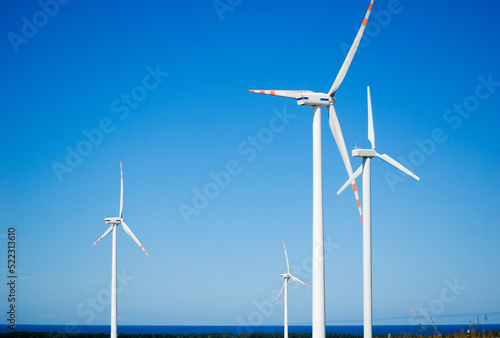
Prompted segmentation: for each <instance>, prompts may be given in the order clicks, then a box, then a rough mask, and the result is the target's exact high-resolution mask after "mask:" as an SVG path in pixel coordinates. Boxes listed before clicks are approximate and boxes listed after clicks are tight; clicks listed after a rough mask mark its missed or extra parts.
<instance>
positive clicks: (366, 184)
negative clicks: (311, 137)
mask: <svg viewBox="0 0 500 338" xmlns="http://www.w3.org/2000/svg"><path fill="white" fill-rule="evenodd" d="M367 92H368V140H370V143H371V145H372V149H359V148H357V149H354V150H353V151H352V156H354V157H362V158H363V164H361V166H360V167H359V168H358V170H356V172H355V173H354V174H353V175H351V177H350V178H349V179H348V180H347V182H346V183H345V184H344V185H343V186H342V188H340V190H339V191H338V192H337V194H340V193H341V192H342V191H343V190H344V189H345V188H346V187H347V186H348V185H349V184H351V182H354V180H355V179H356V177H358V176H359V175H360V174H361V173H363V216H364V220H363V331H364V338H372V249H371V240H372V239H371V223H372V220H371V183H370V176H371V173H370V171H371V169H370V166H371V159H372V157H378V158H380V159H381V160H383V161H385V162H387V163H389V164H390V165H392V166H394V167H396V168H397V169H399V170H401V171H402V172H404V173H405V174H407V175H409V176H411V177H413V178H414V179H416V180H417V181H418V180H420V179H419V178H418V176H416V175H415V174H414V173H412V172H411V171H410V170H408V169H406V168H405V167H404V166H403V165H401V164H399V163H398V162H396V161H395V160H394V159H392V158H391V157H389V155H386V154H382V155H380V154H378V153H377V152H376V151H375V131H374V129H373V114H372V102H371V98H370V87H368V88H367Z"/></svg>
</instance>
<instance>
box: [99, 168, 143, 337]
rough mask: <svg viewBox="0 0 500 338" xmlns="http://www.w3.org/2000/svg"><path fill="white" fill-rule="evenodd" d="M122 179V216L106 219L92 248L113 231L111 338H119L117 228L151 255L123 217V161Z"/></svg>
mask: <svg viewBox="0 0 500 338" xmlns="http://www.w3.org/2000/svg"><path fill="white" fill-rule="evenodd" d="M120 179H121V185H120V214H119V215H120V216H118V217H107V218H105V219H104V222H106V223H108V224H111V225H110V226H109V228H108V230H106V232H105V233H104V234H103V235H102V236H101V237H100V238H99V239H98V240H97V241H95V243H94V244H92V246H94V245H95V244H96V243H97V242H99V241H100V240H101V239H103V238H104V237H106V235H107V234H109V233H110V232H111V231H113V251H112V255H111V257H112V258H111V338H116V336H117V327H116V326H117V324H116V228H117V227H118V225H120V224H121V225H122V226H123V230H125V232H126V233H127V234H128V235H129V236H130V237H132V239H133V240H134V241H135V242H136V243H137V245H139V246H140V247H141V249H142V251H144V253H145V254H146V256H148V258H149V255H148V253H147V252H146V250H145V249H144V247H143V246H142V244H141V243H140V242H139V240H138V239H137V237H135V235H134V233H133V232H132V230H130V228H129V227H128V226H127V224H125V220H124V219H123V218H122V216H123V170H122V160H120Z"/></svg>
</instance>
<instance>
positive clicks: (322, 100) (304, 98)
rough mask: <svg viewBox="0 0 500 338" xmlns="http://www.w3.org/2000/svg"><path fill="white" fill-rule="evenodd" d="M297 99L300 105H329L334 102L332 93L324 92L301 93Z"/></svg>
mask: <svg viewBox="0 0 500 338" xmlns="http://www.w3.org/2000/svg"><path fill="white" fill-rule="evenodd" d="M296 99H297V104H298V105H299V106H324V107H328V106H329V105H330V104H332V103H334V101H332V98H331V97H330V95H328V94H324V93H301V94H300V95H299V96H297V98H296Z"/></svg>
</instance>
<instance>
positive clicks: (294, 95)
mask: <svg viewBox="0 0 500 338" xmlns="http://www.w3.org/2000/svg"><path fill="white" fill-rule="evenodd" d="M249 92H250V93H258V94H267V95H273V96H281V97H288V98H290V99H296V98H297V97H299V96H300V94H301V93H312V91H310V90H254V89H250V90H249Z"/></svg>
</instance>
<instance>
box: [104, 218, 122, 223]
mask: <svg viewBox="0 0 500 338" xmlns="http://www.w3.org/2000/svg"><path fill="white" fill-rule="evenodd" d="M122 221H123V218H120V217H106V218H105V219H104V222H106V223H108V224H120V223H121V222H122Z"/></svg>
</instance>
